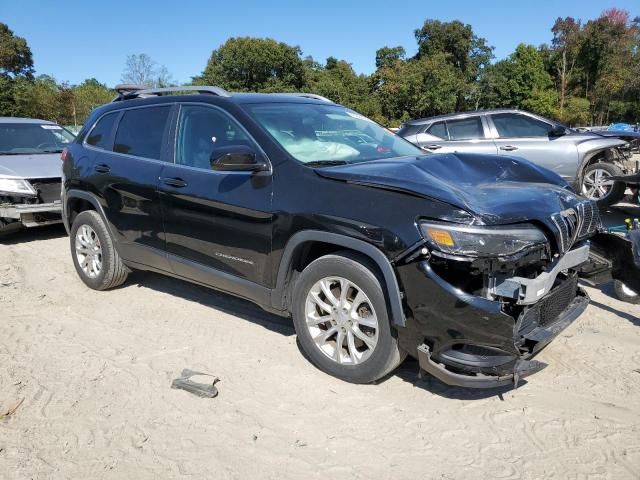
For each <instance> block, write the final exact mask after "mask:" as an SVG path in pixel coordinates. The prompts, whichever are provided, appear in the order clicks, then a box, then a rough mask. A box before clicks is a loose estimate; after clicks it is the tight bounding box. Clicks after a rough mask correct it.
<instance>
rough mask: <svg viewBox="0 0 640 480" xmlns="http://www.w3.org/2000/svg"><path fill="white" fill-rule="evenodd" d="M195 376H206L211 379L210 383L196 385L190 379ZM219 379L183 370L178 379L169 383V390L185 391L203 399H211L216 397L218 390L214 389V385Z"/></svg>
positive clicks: (196, 383) (186, 369)
mask: <svg viewBox="0 0 640 480" xmlns="http://www.w3.org/2000/svg"><path fill="white" fill-rule="evenodd" d="M195 376H206V377H211V378H212V381H211V383H210V384H209V383H198V382H194V381H193V380H191V377H195ZM219 381H220V379H219V378H218V377H214V376H213V375H211V374H209V373H202V372H195V371H193V370H189V369H188V368H185V369H184V370H182V373H181V374H180V377H178V378H176V379H174V380H173V382H171V388H178V389H181V390H186V391H187V392H189V393H193V394H194V395H197V396H198V397H203V398H213V397H216V396H217V395H218V389H217V388H216V387H215V385H216V383H218V382H219Z"/></svg>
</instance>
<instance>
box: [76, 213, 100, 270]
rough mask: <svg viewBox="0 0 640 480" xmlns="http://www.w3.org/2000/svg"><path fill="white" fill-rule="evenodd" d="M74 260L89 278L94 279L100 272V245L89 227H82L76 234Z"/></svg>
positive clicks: (93, 231) (96, 236)
mask: <svg viewBox="0 0 640 480" xmlns="http://www.w3.org/2000/svg"><path fill="white" fill-rule="evenodd" d="M75 249H76V259H77V260H78V265H80V268H81V269H82V271H83V272H84V273H85V275H87V276H88V277H89V278H96V277H97V276H98V275H100V272H101V271H102V245H101V244H100V238H98V234H97V233H96V232H95V230H94V229H93V228H91V227H90V226H89V225H86V224H84V225H82V226H81V227H80V228H79V229H78V231H77V232H76V239H75Z"/></svg>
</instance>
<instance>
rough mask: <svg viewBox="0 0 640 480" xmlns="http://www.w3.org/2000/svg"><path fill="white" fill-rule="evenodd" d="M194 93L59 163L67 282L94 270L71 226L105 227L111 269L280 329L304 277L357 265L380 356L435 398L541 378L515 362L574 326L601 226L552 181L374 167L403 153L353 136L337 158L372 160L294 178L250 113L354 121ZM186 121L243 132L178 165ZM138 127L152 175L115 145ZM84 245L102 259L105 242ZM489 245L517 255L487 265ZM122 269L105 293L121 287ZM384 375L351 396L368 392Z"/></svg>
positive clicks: (86, 142) (304, 99)
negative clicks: (384, 327)
mask: <svg viewBox="0 0 640 480" xmlns="http://www.w3.org/2000/svg"><path fill="white" fill-rule="evenodd" d="M193 89H195V90H198V93H197V94H195V95H193V94H191V95H184V94H180V95H162V94H163V93H165V91H162V90H159V91H147V92H137V93H135V94H125V95H123V97H122V98H121V99H120V100H119V101H116V102H113V103H111V104H109V105H106V106H103V107H101V108H99V109H97V110H96V111H94V112H93V114H92V115H91V117H90V118H89V119H88V121H87V122H86V125H85V127H84V128H83V130H82V131H81V132H80V134H79V135H78V137H77V140H76V142H75V143H74V144H73V145H71V146H70V147H69V149H68V151H67V152H65V153H64V155H63V156H64V163H63V171H64V176H63V182H64V193H63V210H64V212H63V217H64V221H65V225H66V226H67V229H68V230H69V231H71V233H72V254H73V255H74V262H75V261H76V257H78V259H79V260H77V262H76V268H77V269H78V271H79V273H81V270H82V268H81V267H83V265H84V266H86V265H85V264H89V263H90V260H91V261H93V260H94V259H96V258H98V257H97V254H94V253H92V254H90V255H87V256H82V255H80V254H79V253H78V252H80V250H79V248H80V249H84V248H85V247H83V246H82V245H80V247H78V243H77V242H76V244H75V245H76V246H75V247H74V238H73V236H74V234H75V235H76V237H78V238H80V239H81V240H82V238H85V240H86V237H82V235H81V231H80V230H78V227H77V226H76V227H74V225H75V224H77V223H79V222H78V221H77V219H79V218H81V215H82V214H83V213H84V212H87V211H92V212H95V214H96V215H97V216H99V217H100V219H102V221H103V222H104V224H105V225H106V231H107V232H108V237H109V238H110V239H111V240H112V241H113V246H114V248H115V251H116V252H117V254H118V255H119V257H120V258H121V260H122V263H123V265H124V266H126V268H133V269H141V270H152V271H157V272H161V273H164V274H168V275H171V276H174V277H178V278H181V279H186V280H189V281H191V282H195V283H198V284H202V285H206V286H209V287H213V288H216V289H219V290H222V291H225V292H228V293H231V294H234V295H237V296H240V297H243V298H246V299H249V300H251V301H253V302H255V303H257V304H259V305H261V306H262V307H263V308H265V309H267V310H269V311H272V312H276V313H279V314H282V315H291V314H293V316H294V321H295V318H296V308H297V307H296V305H295V302H296V301H297V300H296V295H299V294H297V293H296V289H299V288H298V286H299V285H300V284H301V283H304V281H303V279H304V278H305V272H306V271H307V270H308V269H309V265H312V264H314V262H318V261H319V260H322V259H324V258H325V257H326V256H332V255H333V256H334V257H335V255H338V258H342V259H343V263H344V264H346V263H345V262H347V263H348V262H352V261H354V259H356V260H358V259H360V260H358V262H359V265H360V264H362V265H364V266H366V268H367V269H368V270H369V271H372V272H373V276H374V277H375V278H376V279H377V280H378V281H379V283H380V285H381V286H382V291H383V295H384V304H385V305H386V309H387V311H388V315H386V317H388V320H389V323H390V325H391V328H390V332H391V334H390V335H391V336H390V337H389V338H392V340H393V341H394V342H397V344H398V348H399V349H400V350H401V351H403V352H407V353H409V354H410V355H413V356H416V357H418V358H419V360H420V364H421V366H422V367H423V368H425V369H426V370H427V371H429V372H430V373H432V374H434V375H436V376H438V377H439V378H440V379H442V380H443V381H445V382H447V383H450V384H456V385H465V386H476V387H488V386H496V385H501V384H505V383H509V382H513V381H514V379H515V380H516V381H517V379H518V377H520V376H524V375H526V374H528V373H531V372H533V371H536V370H537V369H539V368H540V364H538V363H537V362H535V361H531V360H530V358H531V357H532V356H533V355H534V354H535V353H537V352H538V351H539V350H540V349H541V348H542V347H543V346H544V345H546V344H547V343H548V342H549V341H550V340H552V339H553V338H554V337H555V336H556V335H557V334H558V333H559V332H560V331H561V330H562V329H563V328H564V327H566V326H567V325H568V324H569V323H570V322H571V321H573V320H574V319H575V318H577V317H578V315H580V313H581V312H582V311H583V310H584V309H585V308H586V306H587V303H588V298H587V295H586V294H585V292H584V291H583V290H582V289H581V288H580V287H579V286H578V284H577V271H578V269H579V268H580V267H581V266H583V265H584V264H585V262H586V260H587V257H588V253H589V241H588V238H589V237H591V236H593V235H594V234H595V233H596V232H597V229H598V227H599V225H600V223H599V217H598V211H597V209H596V208H595V207H594V203H593V202H591V201H588V200H584V199H581V198H579V197H577V196H576V195H575V194H574V193H573V192H572V191H571V189H570V188H569V187H568V186H567V184H566V182H564V181H563V180H562V179H561V178H560V177H558V176H557V175H555V174H553V173H552V172H550V171H548V170H545V169H543V168H541V167H538V166H536V165H534V164H533V163H530V162H527V161H524V160H518V159H514V158H509V157H504V156H501V157H498V156H495V155H476V154H446V155H428V156H425V155H421V154H420V152H419V150H417V149H415V150H411V149H413V148H414V147H413V146H411V145H410V144H408V143H406V145H407V147H408V148H409V147H410V150H408V151H409V152H412V154H411V155H404V156H401V157H398V158H396V157H389V156H388V155H389V154H388V152H389V151H396V150H398V149H399V150H402V149H404V148H405V147H404V146H403V145H396V144H395V143H393V142H396V141H397V142H404V140H402V139H400V138H399V137H395V138H391V139H390V138H387V137H384V138H383V140H382V143H380V144H377V145H376V143H375V141H373V139H374V138H375V136H376V135H378V134H379V133H378V129H380V130H382V129H381V127H378V126H375V127H374V124H373V123H371V126H370V129H369V127H368V126H367V127H365V128H361V129H360V131H361V132H364V133H349V135H350V138H352V140H353V139H355V140H353V144H350V145H351V146H350V148H353V149H356V150H357V148H360V150H358V152H367V155H369V156H370V157H371V156H373V157H375V156H376V155H378V156H379V157H381V158H377V159H376V158H373V159H370V160H367V161H362V162H340V161H333V162H330V161H324V162H323V161H317V160H316V161H314V162H310V163H306V164H305V163H303V162H300V161H298V160H296V158H295V157H294V156H293V155H292V154H291V153H290V151H288V150H287V149H285V148H284V147H283V144H282V143H280V142H279V141H276V138H275V137H274V135H273V132H272V131H271V130H269V129H268V128H265V126H264V123H261V122H260V121H258V120H257V118H258V113H256V112H258V111H259V109H261V108H262V109H263V110H262V112H263V113H264V112H265V111H266V112H267V114H265V115H267V116H268V115H272V116H271V117H269V118H270V120H269V121H273V122H274V125H275V124H277V123H278V122H286V121H287V118H285V117H284V116H283V115H281V112H282V111H283V110H279V109H282V108H288V109H290V110H291V111H292V112H294V114H295V112H296V111H297V110H296V108H302V107H301V106H303V105H304V106H305V107H304V108H305V109H307V108H308V109H312V110H313V109H318V110H319V111H320V110H322V111H324V110H323V109H328V108H329V106H331V108H335V109H336V110H335V112H336V113H335V114H334V113H329V114H327V116H326V118H325V120H326V121H327V122H328V121H329V120H327V118H328V119H330V120H331V119H334V117H336V116H339V115H343V114H345V113H344V112H347V113H346V115H349V116H351V117H353V118H358V119H359V120H358V121H360V119H361V118H362V117H360V116H358V115H357V114H355V112H350V111H347V110H346V109H342V107H338V106H335V105H334V104H331V103H330V102H328V101H326V99H321V98H317V97H315V96H312V95H308V96H307V95H284V94H283V95H280V94H227V93H226V92H224V91H223V90H221V89H216V88H209V89H208V88H206V87H201V88H200V87H193ZM169 93H171V92H169ZM270 108H271V109H272V110H273V111H270V110H269V109H270ZM148 109H153V112H151V111H150V110H148ZM198 109H214V110H215V111H216V112H218V113H219V114H221V115H223V116H225V118H229V119H233V122H234V125H239V126H240V129H239V130H234V131H233V132H231V131H230V130H229V128H228V127H226V132H225V133H219V132H217V133H216V134H215V135H213V136H212V137H211V138H212V141H213V142H214V143H216V141H217V139H218V138H220V137H219V136H220V135H225V139H226V141H227V143H230V144H231V145H228V146H225V147H224V148H222V149H221V150H220V151H218V152H217V153H216V158H217V160H216V161H215V162H214V161H213V155H212V158H211V167H209V164H208V163H205V164H203V165H201V166H193V165H191V166H186V165H181V164H179V161H178V160H177V159H178V158H180V155H182V153H180V152H182V150H181V149H188V148H191V147H189V143H188V141H187V140H184V141H183V140H181V139H182V138H183V137H185V138H186V137H187V136H188V135H189V134H190V133H189V132H191V130H189V128H190V127H189V125H188V123H186V122H187V121H186V120H184V118H186V117H185V115H186V114H185V113H184V112H196V111H197V112H200V110H198ZM265 109H266V110H265ZM340 109H341V110H340ZM145 110H147V112H146V113H153V115H146V113H145ZM305 111H306V110H305ZM327 111H330V112H333V111H334V110H327ZM131 112H134V113H131ZM194 118H195V117H194ZM305 118H306V117H305ZM314 118H315V117H314ZM341 118H342V117H341ZM141 124H144V125H146V127H145V128H146V131H148V132H149V131H152V132H153V134H152V135H155V136H157V138H156V142H155V143H156V147H155V148H156V152H155V155H156V157H157V158H142V156H140V155H132V154H131V152H132V151H133V150H136V149H137V151H142V152H143V153H144V149H145V148H147V147H149V146H148V145H147V147H145V146H144V142H139V141H138V140H136V139H131V138H129V137H131V136H132V135H135V134H134V131H135V130H136V129H137V128H138V127H139V126H140V125H141ZM193 125H194V126H193V128H196V127H195V125H196V124H195V123H194V124H193ZM292 125H293V126H292V127H291V128H289V127H288V126H287V127H285V126H281V127H273V128H280V130H279V133H278V135H279V134H282V135H284V136H286V137H292V138H294V137H300V138H302V136H303V135H313V138H314V140H313V142H314V143H313V145H317V142H323V141H326V142H329V143H331V142H330V141H329V140H323V139H326V138H329V137H331V136H332V135H333V136H334V137H331V138H334V139H335V138H337V137H335V136H336V135H342V133H344V132H342V133H341V132H340V131H339V130H335V129H334V130H332V129H331V128H329V127H327V128H324V129H318V127H317V126H314V127H313V128H311V129H309V127H310V125H309V122H306V120H304V118H302V117H301V121H300V122H299V123H296V124H292ZM305 128H306V130H307V131H306V133H298V132H297V131H296V129H300V130H304V129H305ZM332 128H333V127H332ZM311 130H313V131H311ZM116 132H117V133H116ZM238 132H240V133H238ZM270 132H272V133H270ZM208 134H209V135H211V132H209V133H208ZM216 135H217V136H216ZM345 135H346V134H345ZM128 136H129V137H128ZM229 139H231V140H229ZM287 141H288V140H287ZM295 141H296V142H297V141H298V140H295ZM127 142H129V144H127ZM193 142H194V144H195V140H194V141H193ZM136 143H139V144H140V145H138V146H136V145H133V146H132V145H131V144H136ZM334 143H335V142H334ZM358 145H360V146H359V147H358ZM356 147H357V148H356ZM149 148H150V149H152V147H149ZM394 149H395V150H394ZM402 151H405V150H402ZM305 152H306V150H305ZM376 152H378V153H376ZM413 152H415V153H413ZM305 154H306V153H305ZM145 155H147V154H146V153H145ZM358 155H359V154H358ZM385 155H386V156H385ZM192 156H194V158H195V156H196V154H195V153H193V155H192ZM190 158H191V157H190ZM80 223H81V222H80ZM80 228H82V227H80ZM451 228H452V230H449V229H451ZM94 229H95V230H96V231H97V228H94ZM514 229H515V230H514ZM442 232H447V233H442ZM509 232H511V233H509ZM517 232H524V235H525V236H527V235H528V236H530V237H531V238H533V239H537V240H536V241H531V242H530V243H529V244H526V243H522V245H521V244H520V243H518V242H519V241H520V240H519V239H518V238H519V237H518V238H516V239H514V238H513V237H512V236H510V235H516V233H517ZM449 233H450V235H452V236H453V237H455V239H456V242H458V240H460V242H463V243H464V242H466V243H465V245H466V247H465V248H466V250H465V251H464V252H462V251H453V250H451V249H450V248H449V247H448V246H447V245H449V240H450V239H447V238H446V237H447V234H449ZM518 234H519V233H518ZM480 237H481V238H482V240H481V241H480V242H479V243H477V242H476V243H474V242H475V240H474V239H477V238H480ZM485 237H486V240H487V241H484V240H485ZM96 238H97V237H96ZM434 239H435V240H434ZM541 239H542V240H541ZM98 240H100V242H101V247H100V248H106V245H105V244H106V243H107V237H106V236H100V238H99V239H98ZM111 240H109V241H111ZM438 242H441V245H440V244H439V243H438ZM460 242H458V243H460ZM491 242H496V244H497V243H500V242H502V243H500V245H502V247H501V248H504V249H507V250H509V249H511V250H517V251H514V252H513V253H512V254H511V253H506V254H504V253H501V251H499V250H496V251H492V248H493V247H492V246H491ZM95 243H97V242H94V243H92V245H94V244H95ZM476 247H477V248H476ZM520 247H521V248H520ZM74 248H75V250H74ZM96 248H97V247H96ZM496 248H497V247H496ZM83 251H84V250H83ZM107 253H108V252H107ZM107 253H104V252H103V253H102V254H101V255H102V257H101V261H102V260H104V261H105V262H106V260H105V258H106V257H105V255H107ZM339 255H342V257H339ZM320 263H322V262H320ZM107 267H108V266H105V265H102V264H101V269H102V268H104V269H107ZM123 269H124V267H122V269H121V270H119V271H117V272H116V273H114V277H113V279H114V280H113V281H112V282H111V283H110V284H109V285H108V286H113V285H115V284H117V283H118V282H120V281H122V280H123V279H124V277H125V276H126V275H125V274H124V273H123V272H124V270H123ZM94 273H95V272H94ZM100 275H102V273H100ZM345 275H346V276H348V271H347V273H345ZM81 276H82V275H81ZM116 277H117V278H116ZM327 278H329V277H327ZM358 278H359V277H358ZM83 280H85V282H86V283H87V284H88V285H90V286H92V287H94V288H104V284H101V286H96V284H95V282H94V283H91V282H92V281H93V280H90V279H89V280H87V279H86V278H83ZM370 291H371V290H370ZM365 293H366V292H365ZM310 294H311V293H310ZM310 294H309V295H310ZM345 295H346V293H345ZM370 296H371V295H370ZM300 298H304V297H300ZM306 298H309V297H306ZM323 298H325V299H327V298H328V297H327V296H325V297H323ZM352 306H354V308H355V300H353V301H352ZM365 306H366V305H365ZM370 307H371V308H373V303H372V305H370ZM301 308H302V307H301ZM378 309H379V308H378ZM365 310H366V308H365ZM379 313H380V312H379ZM321 314H322V315H324V313H323V312H322V313H321ZM369 314H370V312H367V311H365V313H363V315H369ZM383 316H384V315H383ZM327 328H329V327H327ZM376 328H377V327H376ZM296 329H298V325H297V324H296ZM376 332H377V331H376ZM383 333H384V332H382V333H380V335H381V336H380V339H382V336H383ZM298 334H299V335H300V331H298ZM376 335H378V333H376ZM337 338H340V337H337ZM376 338H378V337H376ZM365 340H367V339H365ZM333 341H334V343H335V347H334V351H333V352H334V353H333V354H335V355H336V357H337V359H338V360H337V363H338V364H340V363H341V362H343V361H348V358H347V357H346V356H345V357H343V353H344V354H345V355H347V354H349V353H350V351H349V350H348V349H347V348H346V347H345V351H344V352H343V346H342V345H343V344H342V343H341V342H342V340H340V344H339V345H340V346H339V348H340V351H339V352H338V340H333ZM380 348H382V347H380ZM361 350H362V349H361ZM336 352H337V353H336ZM345 352H346V353H345ZM371 355H373V354H371ZM400 357H401V356H399V357H398V359H400ZM371 358H373V357H371ZM312 360H313V358H312ZM398 362H399V360H398V361H397V362H396V363H395V364H397V363H398ZM314 363H316V365H318V366H320V368H323V369H324V370H326V371H328V372H330V373H332V374H334V375H337V376H339V377H341V378H345V379H350V380H354V378H355V377H350V376H349V374H343V372H344V371H346V370H348V371H351V370H353V371H355V369H356V367H359V366H360V365H356V361H355V360H354V362H353V363H354V365H351V366H349V368H351V367H353V368H351V370H349V368H347V369H346V370H345V369H338V366H340V368H342V366H341V365H338V366H335V369H333V367H332V366H331V365H328V364H327V365H323V364H322V361H315V360H314ZM364 363H365V364H366V363H367V362H364ZM391 363H392V362H391V361H389V362H388V365H387V367H385V368H380V369H379V371H378V372H377V373H376V374H371V375H369V377H367V376H366V375H365V376H362V377H357V378H355V381H371V380H374V379H375V378H373V377H379V376H380V374H382V373H386V371H385V370H389V366H390V365H391ZM395 364H394V365H392V366H395Z"/></svg>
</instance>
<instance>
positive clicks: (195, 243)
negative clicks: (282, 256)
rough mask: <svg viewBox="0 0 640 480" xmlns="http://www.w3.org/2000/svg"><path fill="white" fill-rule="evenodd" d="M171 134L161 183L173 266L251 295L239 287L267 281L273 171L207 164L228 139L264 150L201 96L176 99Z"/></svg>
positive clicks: (226, 146) (199, 279) (229, 143)
mask: <svg viewBox="0 0 640 480" xmlns="http://www.w3.org/2000/svg"><path fill="white" fill-rule="evenodd" d="M174 138H175V145H174V163H172V164H167V165H165V168H164V169H163V171H162V174H161V177H160V183H159V192H160V198H161V202H162V212H163V219H164V229H165V237H166V248H167V252H168V258H169V262H170V265H171V268H172V270H173V271H174V272H175V273H176V274H178V275H180V276H183V277H186V278H189V279H192V280H195V281H197V282H200V283H204V284H207V285H210V286H213V287H214V288H218V289H221V290H225V291H228V292H231V293H236V294H240V296H245V297H248V298H252V293H251V292H249V291H247V292H245V290H244V289H248V290H251V289H252V285H253V286H255V284H258V285H261V286H268V285H269V284H270V281H271V277H270V270H269V269H268V268H267V259H268V258H269V254H270V252H271V224H272V211H271V197H272V196H271V192H272V176H271V172H270V171H266V172H259V173H256V172H240V171H221V170H213V169H212V167H211V164H212V161H213V160H215V159H216V158H217V155H218V156H219V155H222V154H224V153H228V152H229V151H232V150H233V148H234V147H238V148H239V149H240V148H241V149H244V150H245V151H246V150H247V149H252V150H253V151H255V152H258V153H259V154H260V155H263V154H262V151H261V150H260V148H259V147H258V145H257V144H256V143H255V142H254V140H253V139H252V138H251V137H250V135H249V134H248V133H247V132H246V130H245V129H244V128H243V127H242V126H241V125H240V124H239V123H238V122H237V121H236V120H235V119H234V118H232V117H231V116H230V115H229V114H228V113H227V112H226V111H224V110H222V109H221V108H218V107H216V106H213V105H207V104H183V105H181V106H180V110H179V112H178V116H177V123H176V125H175V135H174ZM254 290H255V289H254ZM252 299H254V300H255V298H252ZM258 300H259V299H258Z"/></svg>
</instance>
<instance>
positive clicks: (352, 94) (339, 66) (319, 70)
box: [302, 57, 380, 118]
mask: <svg viewBox="0 0 640 480" xmlns="http://www.w3.org/2000/svg"><path fill="white" fill-rule="evenodd" d="M305 68H306V72H305V79H306V81H305V85H304V86H303V87H302V90H303V91H309V92H311V93H316V94H318V95H322V96H324V97H327V98H329V99H331V100H333V101H334V102H337V103H340V104H342V105H345V106H347V107H349V108H353V109H354V110H357V111H358V112H360V113H362V114H364V115H368V116H371V117H375V118H379V113H380V112H379V108H378V105H377V103H376V101H375V99H374V98H372V97H371V95H370V90H369V81H368V78H367V77H366V76H364V75H356V73H355V72H354V71H353V68H352V67H351V64H350V63H348V62H346V61H344V60H338V59H337V58H335V57H329V58H327V61H326V63H325V65H324V67H323V66H322V65H318V64H315V65H313V63H312V64H310V65H308V64H305Z"/></svg>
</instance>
